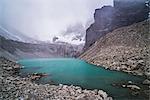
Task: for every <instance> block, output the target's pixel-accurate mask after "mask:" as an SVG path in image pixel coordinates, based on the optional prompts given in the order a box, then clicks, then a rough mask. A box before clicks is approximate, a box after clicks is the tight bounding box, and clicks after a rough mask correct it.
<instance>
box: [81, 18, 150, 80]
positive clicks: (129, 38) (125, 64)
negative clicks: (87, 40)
mask: <svg viewBox="0 0 150 100" xmlns="http://www.w3.org/2000/svg"><path fill="white" fill-rule="evenodd" d="M149 23H150V21H149V20H146V21H143V22H139V23H135V24H133V25H130V26H126V27H122V28H119V29H116V30H114V31H112V32H111V33H108V34H106V35H105V36H103V37H101V38H100V39H98V40H97V41H96V42H95V43H94V44H93V45H92V46H91V47H90V48H89V49H88V50H87V51H86V52H85V53H83V54H82V55H81V56H80V58H81V59H84V60H86V61H87V62H89V63H92V64H95V65H98V66H104V67H105V68H109V69H112V70H122V71H125V72H133V73H136V74H140V75H141V74H145V75H147V76H149V77H150V63H149V62H150V31H149Z"/></svg>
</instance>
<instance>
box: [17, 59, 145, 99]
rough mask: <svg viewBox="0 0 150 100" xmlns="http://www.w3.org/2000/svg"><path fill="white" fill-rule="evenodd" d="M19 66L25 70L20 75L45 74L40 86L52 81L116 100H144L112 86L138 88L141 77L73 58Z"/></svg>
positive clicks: (32, 62)
mask: <svg viewBox="0 0 150 100" xmlns="http://www.w3.org/2000/svg"><path fill="white" fill-rule="evenodd" d="M19 63H20V64H22V65H23V66H24V69H22V70H21V73H22V75H27V74H28V73H34V72H42V73H47V74H48V75H49V76H48V77H44V78H42V79H41V80H39V82H40V83H43V84H44V83H48V82H49V81H53V82H54V84H60V83H61V84H67V85H71V84H73V85H75V86H81V87H82V88H84V89H101V90H104V91H106V92H107V93H108V94H109V95H110V96H112V97H113V98H115V99H118V100H131V99H132V100H141V99H142V100H144V99H146V96H145V95H144V94H143V93H142V91H141V93H140V94H139V95H136V96H133V95H132V94H131V90H129V89H127V88H121V87H118V86H113V85H112V84H119V83H127V82H128V81H132V82H133V83H135V84H137V85H139V84H141V83H142V81H143V80H144V78H143V77H137V76H133V75H130V74H127V73H123V72H117V71H110V70H106V69H104V68H101V67H97V66H95V65H91V64H88V63H86V62H85V61H82V60H79V59H72V58H56V59H48V58H47V59H27V60H20V61H19ZM141 88H142V89H144V88H145V87H144V86H141Z"/></svg>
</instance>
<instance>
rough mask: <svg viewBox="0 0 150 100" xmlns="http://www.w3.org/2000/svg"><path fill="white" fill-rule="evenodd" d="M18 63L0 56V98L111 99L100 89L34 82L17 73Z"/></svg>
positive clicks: (48, 99)
mask: <svg viewBox="0 0 150 100" xmlns="http://www.w3.org/2000/svg"><path fill="white" fill-rule="evenodd" d="M20 67H21V66H20V65H18V64H16V63H15V62H12V61H10V60H7V59H5V58H2V57H1V58H0V99H2V100H29V99H30V100H112V98H111V97H108V95H107V94H106V92H104V91H102V90H83V89H81V88H80V87H77V86H73V85H71V86H67V85H62V84H59V86H55V85H50V84H45V85H41V84H36V83H34V82H32V81H30V79H28V78H21V77H20V76H19V75H18V73H17V72H18V71H17V70H19V69H20Z"/></svg>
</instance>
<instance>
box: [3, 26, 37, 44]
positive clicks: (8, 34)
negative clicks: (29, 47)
mask: <svg viewBox="0 0 150 100" xmlns="http://www.w3.org/2000/svg"><path fill="white" fill-rule="evenodd" d="M9 29H10V30H11V31H10V30H9V31H8V30H7V29H5V28H3V27H2V26H0V36H3V37H5V38H6V39H11V40H15V41H20V42H25V43H39V41H37V40H35V39H32V38H30V37H27V36H25V35H23V34H22V33H21V32H19V31H18V30H15V29H13V28H9Z"/></svg>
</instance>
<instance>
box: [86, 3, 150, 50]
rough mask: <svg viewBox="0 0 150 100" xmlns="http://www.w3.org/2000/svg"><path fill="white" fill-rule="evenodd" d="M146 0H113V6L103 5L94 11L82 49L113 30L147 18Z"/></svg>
mask: <svg viewBox="0 0 150 100" xmlns="http://www.w3.org/2000/svg"><path fill="white" fill-rule="evenodd" d="M145 2H146V0H114V6H113V7H112V6H103V7H102V8H98V9H96V10H95V13H94V23H93V24H91V26H90V27H89V28H88V29H87V30H86V42H85V47H84V50H87V49H88V48H89V47H90V46H92V44H94V43H95V42H96V41H97V39H99V38H101V37H103V36H105V35H106V34H107V33H109V32H112V31H113V30H115V29H117V28H120V27H124V26H128V25H131V24H133V23H137V22H141V21H144V20H146V19H148V14H149V7H148V6H146V4H145Z"/></svg>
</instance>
